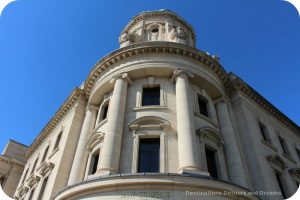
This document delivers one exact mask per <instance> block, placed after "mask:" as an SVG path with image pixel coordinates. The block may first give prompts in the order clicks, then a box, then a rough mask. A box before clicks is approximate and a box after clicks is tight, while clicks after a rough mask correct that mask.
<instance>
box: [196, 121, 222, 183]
mask: <svg viewBox="0 0 300 200" xmlns="http://www.w3.org/2000/svg"><path fill="white" fill-rule="evenodd" d="M196 132H197V134H198V135H199V140H200V149H199V151H200V156H201V160H202V164H201V165H202V167H203V168H204V169H206V171H207V172H208V173H209V174H210V176H211V177H212V178H215V179H222V180H228V174H227V171H226V170H223V171H222V168H221V167H220V166H226V162H225V156H224V150H223V144H224V143H223V139H222V137H221V135H220V134H219V133H218V131H217V130H216V129H214V128H211V127H203V128H201V129H199V130H197V131H196Z"/></svg>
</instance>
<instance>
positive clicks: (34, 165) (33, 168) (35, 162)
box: [31, 158, 39, 174]
mask: <svg viewBox="0 0 300 200" xmlns="http://www.w3.org/2000/svg"><path fill="white" fill-rule="evenodd" d="M38 160H39V158H37V159H36V160H35V161H34V164H33V167H32V170H31V174H32V173H33V172H34V170H35V167H36V164H37V162H38Z"/></svg>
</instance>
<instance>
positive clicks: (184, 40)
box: [119, 10, 196, 48]
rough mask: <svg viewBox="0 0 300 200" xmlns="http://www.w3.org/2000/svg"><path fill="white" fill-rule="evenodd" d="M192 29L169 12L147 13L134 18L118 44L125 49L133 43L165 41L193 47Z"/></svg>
mask: <svg viewBox="0 0 300 200" xmlns="http://www.w3.org/2000/svg"><path fill="white" fill-rule="evenodd" d="M195 40H196V37H195V33H194V30H193V27H192V26H191V25H190V24H188V23H187V22H186V21H185V20H184V19H182V18H181V17H179V16H178V15H177V14H176V13H174V12H172V11H169V10H159V11H151V12H149V11H147V12H142V13H140V14H139V15H137V16H135V17H134V18H133V19H132V20H131V21H130V22H129V24H128V25H127V26H126V27H125V28H124V30H123V31H122V33H121V35H120V38H119V43H120V47H121V48H122V47H125V46H128V45H131V44H135V43H141V42H152V41H166V42H175V43H180V44H185V45H189V46H192V47H194V46H195Z"/></svg>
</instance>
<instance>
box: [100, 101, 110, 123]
mask: <svg viewBox="0 0 300 200" xmlns="http://www.w3.org/2000/svg"><path fill="white" fill-rule="evenodd" d="M108 106H109V104H108V103H107V104H106V105H104V106H103V108H102V109H103V111H102V116H101V120H104V119H106V118H107V113H108Z"/></svg>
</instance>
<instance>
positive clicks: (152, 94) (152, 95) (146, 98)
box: [142, 87, 160, 106]
mask: <svg viewBox="0 0 300 200" xmlns="http://www.w3.org/2000/svg"><path fill="white" fill-rule="evenodd" d="M150 105H160V87H154V88H143V99H142V106H150Z"/></svg>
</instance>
